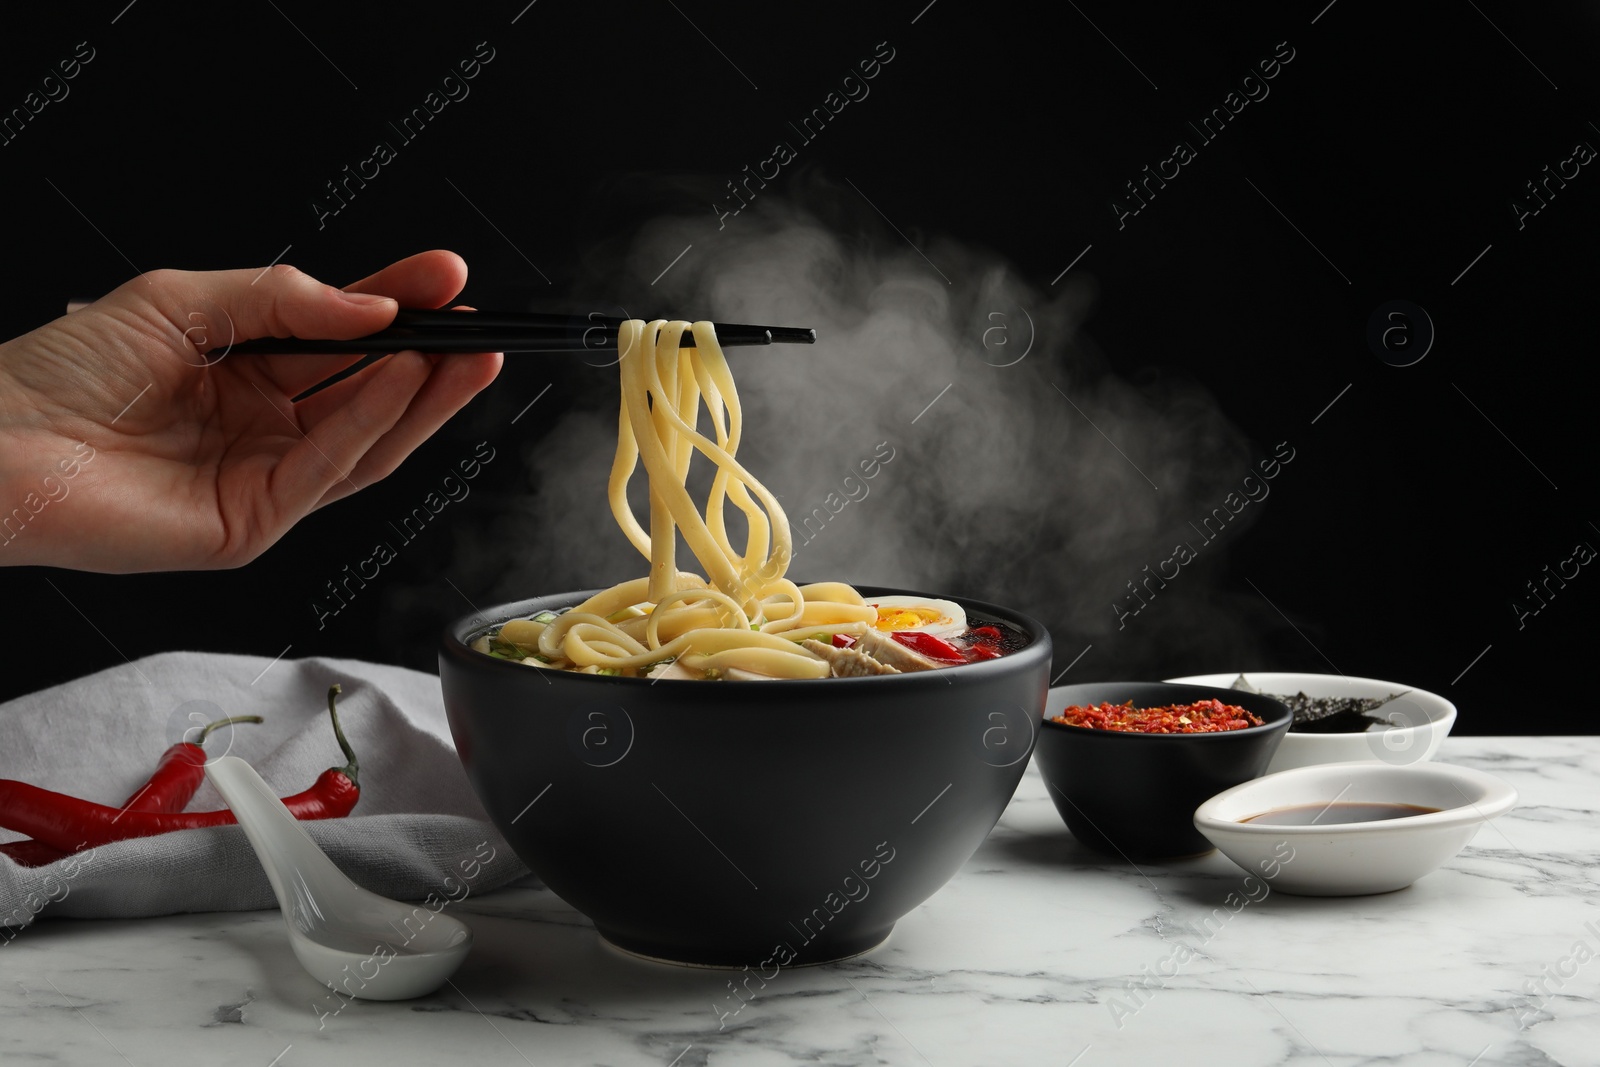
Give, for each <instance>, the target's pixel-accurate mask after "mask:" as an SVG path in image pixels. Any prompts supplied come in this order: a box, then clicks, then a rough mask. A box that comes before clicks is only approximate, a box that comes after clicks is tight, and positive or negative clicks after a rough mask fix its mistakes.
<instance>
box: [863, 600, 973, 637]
mask: <svg viewBox="0 0 1600 1067" xmlns="http://www.w3.org/2000/svg"><path fill="white" fill-rule="evenodd" d="M867 603H868V604H869V605H870V606H872V607H874V608H877V609H878V621H877V622H875V623H873V624H872V625H873V628H874V629H878V630H882V631H883V632H885V633H893V632H896V631H906V630H915V631H920V632H922V633H925V634H932V635H933V636H935V637H939V638H943V639H945V640H949V639H950V638H953V637H960V636H961V635H962V634H964V633H966V632H967V613H966V612H965V611H963V610H962V608H961V605H960V604H956V603H952V602H951V601H949V600H935V599H933V598H931V597H920V596H883V597H876V598H874V597H868V598H867Z"/></svg>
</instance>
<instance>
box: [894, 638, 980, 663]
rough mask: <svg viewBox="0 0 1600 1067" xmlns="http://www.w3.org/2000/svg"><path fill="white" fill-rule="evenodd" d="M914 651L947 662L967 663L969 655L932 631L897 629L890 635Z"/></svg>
mask: <svg viewBox="0 0 1600 1067" xmlns="http://www.w3.org/2000/svg"><path fill="white" fill-rule="evenodd" d="M889 636H890V637H892V638H894V639H895V640H896V641H899V642H900V643H901V644H902V645H905V646H906V647H907V648H909V649H911V650H912V651H913V652H921V653H922V654H923V655H924V656H927V657H928V658H929V659H937V660H943V661H944V662H946V663H965V662H967V657H965V656H963V655H962V654H961V650H960V649H959V648H957V647H956V646H955V645H952V644H950V643H949V642H948V641H944V640H942V639H940V638H937V637H935V636H933V635H932V634H930V633H924V632H923V631H921V630H896V631H894V632H893V633H891V634H890V635H889Z"/></svg>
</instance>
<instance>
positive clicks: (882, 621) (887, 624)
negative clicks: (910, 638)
mask: <svg viewBox="0 0 1600 1067" xmlns="http://www.w3.org/2000/svg"><path fill="white" fill-rule="evenodd" d="M942 618H944V616H943V615H942V614H941V613H940V612H937V611H934V610H933V609H932V608H879V609H878V621H877V622H876V623H875V624H874V625H875V627H876V628H877V629H879V630H883V631H885V632H893V631H895V630H915V629H916V628H917V627H919V626H926V625H928V624H929V623H932V622H938V621H939V620H940V619H942Z"/></svg>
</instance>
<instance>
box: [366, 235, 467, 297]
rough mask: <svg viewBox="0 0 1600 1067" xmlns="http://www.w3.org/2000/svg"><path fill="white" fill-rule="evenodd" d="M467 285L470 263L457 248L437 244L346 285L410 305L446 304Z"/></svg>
mask: <svg viewBox="0 0 1600 1067" xmlns="http://www.w3.org/2000/svg"><path fill="white" fill-rule="evenodd" d="M466 285H467V264H466V262H465V261H464V260H463V259H462V258H461V257H460V256H458V255H456V254H455V253H454V252H448V251H446V250H444V249H442V248H436V249H433V250H432V251H429V252H418V253H417V254H416V255H414V256H407V257H406V258H405V259H402V260H397V261H396V262H394V263H391V264H389V265H388V266H387V267H385V268H383V269H382V270H380V271H378V273H376V274H369V275H367V276H366V277H365V278H362V279H361V280H360V281H358V282H356V283H354V284H352V285H347V286H345V288H346V289H347V290H349V291H350V292H353V293H382V294H383V295H385V296H392V297H394V298H395V299H396V300H398V301H399V302H400V306H401V307H406V308H438V307H444V306H445V305H446V304H448V303H449V302H450V301H452V300H454V299H455V298H456V297H457V296H458V295H460V293H461V290H462V289H464V288H466Z"/></svg>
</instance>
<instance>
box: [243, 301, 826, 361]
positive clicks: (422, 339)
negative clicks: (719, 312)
mask: <svg viewBox="0 0 1600 1067" xmlns="http://www.w3.org/2000/svg"><path fill="white" fill-rule="evenodd" d="M623 321H625V320H623V319H621V318H613V317H610V316H601V315H589V316H582V315H563V314H546V313H542V312H533V311H444V310H428V309H420V308H417V309H414V308H402V309H401V310H400V312H399V313H398V314H396V315H395V318H394V322H393V323H391V324H390V325H389V326H388V327H387V328H385V329H383V330H379V331H378V332H377V333H373V334H368V335H367V336H365V337H355V338H351V339H349V340H343V341H334V340H320V341H319V340H310V339H306V338H300V337H287V338H274V337H263V338H260V339H257V340H253V341H242V342H240V343H239V344H236V345H234V346H233V347H232V348H231V349H229V352H231V353H234V354H238V355H296V354H312V353H316V354H335V355H337V354H351V353H361V354H366V353H374V352H398V351H401V350H404V349H412V350H415V351H418V352H589V351H597V350H604V349H612V350H614V349H615V348H616V347H617V327H618V326H619V325H621V324H622V322H623ZM713 325H714V326H715V327H716V330H717V341H718V343H719V344H721V345H723V346H724V347H728V346H749V345H770V344H803V345H809V344H812V343H814V342H815V341H816V339H817V332H816V331H815V330H812V329H808V328H806V327H800V326H749V325H745V324H742V323H722V322H719V323H714V324H713ZM683 341H684V343H683V347H685V348H693V347H694V338H693V337H692V336H691V335H690V334H689V333H688V331H685V332H684V336H683Z"/></svg>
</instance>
